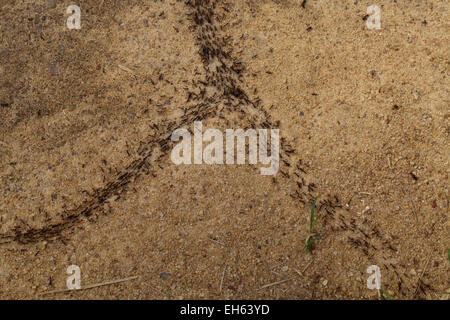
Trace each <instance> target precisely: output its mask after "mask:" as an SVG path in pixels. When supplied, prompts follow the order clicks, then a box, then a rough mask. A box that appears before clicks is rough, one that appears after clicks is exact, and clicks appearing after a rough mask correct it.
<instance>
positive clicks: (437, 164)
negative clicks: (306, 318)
mask: <svg viewBox="0 0 450 320" xmlns="http://www.w3.org/2000/svg"><path fill="white" fill-rule="evenodd" d="M71 4H73V2H71V1H44V0H41V1H37V0H36V1H27V2H25V1H18V0H17V1H3V0H1V1H0V8H1V9H0V34H1V41H0V104H1V106H0V125H1V126H0V190H1V191H0V243H1V244H0V298H3V299H39V298H43V299H378V294H377V291H376V290H370V289H368V288H367V283H366V282H367V278H368V277H369V274H368V273H367V272H366V270H367V268H368V267H369V266H371V265H377V266H379V267H380V271H381V283H382V287H383V289H385V290H386V291H387V292H388V293H389V294H390V295H391V296H392V297H393V298H394V299H443V298H444V299H445V298H448V297H447V296H446V295H445V294H443V292H444V291H448V288H449V287H450V283H449V279H450V277H449V260H448V256H447V250H448V248H449V247H450V244H449V236H448V235H449V224H448V214H449V204H448V200H449V190H448V186H449V177H448V174H449V169H448V168H449V166H448V164H449V150H450V149H449V134H450V129H449V128H450V127H449V114H450V113H449V95H448V88H449V81H448V71H449V56H448V52H449V34H450V33H449V25H448V23H447V21H448V18H449V4H448V2H447V1H444V0H442V1H440V0H433V1H406V0H397V1H387V0H384V1H382V0H379V1H378V2H377V3H376V4H377V5H378V6H379V7H380V8H381V15H382V26H381V29H380V30H369V29H368V28H367V26H366V22H365V20H367V16H366V14H367V13H366V9H367V7H368V6H370V5H372V4H374V3H373V2H370V1H337V0H336V1H330V0H327V1H325V0H320V1H319V0H308V1H300V0H279V1H273V0H259V1H256V0H245V1H244V0H242V1H240V0H225V1H220V2H219V1H215V0H210V1H206V0H205V1H193V0H192V1H176V0H165V1H161V0H159V1H157V0H155V1H137V0H126V1H119V0H110V1H108V0H105V1H93V0H86V1H80V2H79V3H78V5H79V6H80V8H81V29H80V30H69V29H68V28H67V26H66V20H67V17H68V15H67V14H66V8H67V7H68V6H69V5H71ZM195 120H201V121H202V123H203V127H204V130H206V129H207V128H218V129H220V130H225V129H227V128H233V129H235V128H243V129H248V128H251V127H254V128H272V129H279V130H280V136H281V137H282V139H281V141H280V144H281V145H280V156H281V162H280V163H281V166H280V170H279V172H278V173H277V174H276V175H275V176H263V175H261V174H260V171H259V168H258V166H255V165H248V164H246V165H207V164H201V165H179V166H177V165H175V164H173V163H172V161H171V159H170V153H171V150H172V148H173V146H174V143H173V142H171V140H170V136H171V134H172V132H173V131H174V130H176V129H178V128H186V129H189V130H191V131H192V128H193V122H194V121H195ZM317 196H319V199H318V202H317V209H316V214H318V215H319V220H318V222H317V224H316V230H315V231H316V236H317V237H318V240H316V242H315V244H314V247H313V249H312V251H311V252H310V253H306V252H305V249H304V245H303V243H302V240H304V239H306V238H307V236H308V231H309V230H308V228H309V215H310V209H311V205H312V201H313V199H314V198H315V197H317ZM70 265H77V266H79V267H80V270H81V285H82V287H83V286H85V287H86V286H90V285H94V284H99V283H104V282H108V281H113V280H118V279H125V278H129V277H135V276H137V277H138V278H136V279H135V278H133V279H132V280H130V281H125V282H121V283H114V284H110V285H105V286H101V287H95V288H90V289H86V290H81V291H76V292H69V293H67V292H62V293H54V294H50V295H42V294H43V293H45V292H47V291H52V290H60V289H66V279H67V277H68V276H69V275H68V274H67V273H66V270H67V267H68V266H70Z"/></svg>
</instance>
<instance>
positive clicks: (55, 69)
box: [50, 63, 58, 76]
mask: <svg viewBox="0 0 450 320" xmlns="http://www.w3.org/2000/svg"><path fill="white" fill-rule="evenodd" d="M50 73H51V74H52V75H54V76H56V75H58V67H57V66H56V64H53V63H52V64H51V65H50Z"/></svg>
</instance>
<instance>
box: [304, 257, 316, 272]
mask: <svg viewBox="0 0 450 320" xmlns="http://www.w3.org/2000/svg"><path fill="white" fill-rule="evenodd" d="M313 261H314V260H311V261H310V262H309V263H308V264H307V265H306V266H305V267H304V268H303V270H302V274H303V273H304V272H305V271H306V269H308V267H309V266H310V265H311V263H313Z"/></svg>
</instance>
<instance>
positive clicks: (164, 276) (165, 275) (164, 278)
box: [159, 272, 170, 280]
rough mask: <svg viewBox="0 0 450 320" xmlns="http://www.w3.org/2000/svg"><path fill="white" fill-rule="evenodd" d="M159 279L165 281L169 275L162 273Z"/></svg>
mask: <svg viewBox="0 0 450 320" xmlns="http://www.w3.org/2000/svg"><path fill="white" fill-rule="evenodd" d="M159 277H160V278H161V279H162V280H167V279H169V278H170V273H167V272H162V273H161V274H160V275H159Z"/></svg>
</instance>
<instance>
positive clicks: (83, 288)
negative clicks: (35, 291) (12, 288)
mask: <svg viewBox="0 0 450 320" xmlns="http://www.w3.org/2000/svg"><path fill="white" fill-rule="evenodd" d="M137 278H139V277H138V276H134V277H129V278H124V279H119V280H112V281H106V282H102V283H97V284H91V285H88V286H85V287H82V288H80V289H64V290H53V291H47V292H43V293H41V294H40V295H41V296H43V295H47V294H53V293H63V292H71V291H81V290H87V289H92V288H97V287H102V286H108V285H111V284H116V283H120V282H125V281H130V280H134V279H137Z"/></svg>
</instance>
